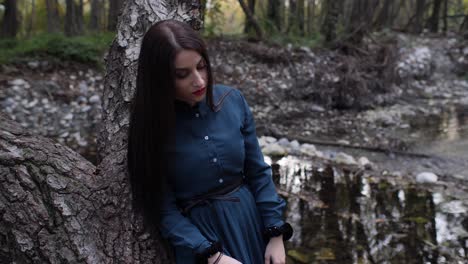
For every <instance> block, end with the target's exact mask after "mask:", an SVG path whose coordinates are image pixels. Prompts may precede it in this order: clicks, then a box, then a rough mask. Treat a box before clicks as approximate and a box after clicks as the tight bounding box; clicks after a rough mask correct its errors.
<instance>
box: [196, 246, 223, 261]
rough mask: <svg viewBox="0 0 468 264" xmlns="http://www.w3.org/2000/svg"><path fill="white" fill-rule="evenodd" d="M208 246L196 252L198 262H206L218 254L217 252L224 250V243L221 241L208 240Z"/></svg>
mask: <svg viewBox="0 0 468 264" xmlns="http://www.w3.org/2000/svg"><path fill="white" fill-rule="evenodd" d="M208 243H209V244H208V246H207V247H204V248H201V250H199V251H198V252H196V258H197V263H206V260H207V259H208V258H209V257H211V256H213V255H214V254H216V253H217V252H222V251H223V245H222V244H221V242H220V241H215V242H208Z"/></svg>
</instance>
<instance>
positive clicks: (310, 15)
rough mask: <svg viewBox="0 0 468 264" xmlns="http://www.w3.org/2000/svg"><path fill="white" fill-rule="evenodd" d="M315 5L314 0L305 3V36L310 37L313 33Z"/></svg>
mask: <svg viewBox="0 0 468 264" xmlns="http://www.w3.org/2000/svg"><path fill="white" fill-rule="evenodd" d="M316 7H317V5H316V4H315V0H309V2H308V3H307V34H308V35H312V34H313V33H314V32H315V9H316Z"/></svg>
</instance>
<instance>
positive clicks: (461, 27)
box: [460, 15, 468, 39]
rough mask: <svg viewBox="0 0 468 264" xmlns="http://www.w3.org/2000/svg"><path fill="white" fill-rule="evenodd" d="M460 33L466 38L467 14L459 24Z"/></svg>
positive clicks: (467, 30) (467, 28)
mask: <svg viewBox="0 0 468 264" xmlns="http://www.w3.org/2000/svg"><path fill="white" fill-rule="evenodd" d="M460 33H461V34H462V36H463V38H464V39H468V15H465V19H463V22H462V24H461V26H460Z"/></svg>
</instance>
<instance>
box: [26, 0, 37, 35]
mask: <svg viewBox="0 0 468 264" xmlns="http://www.w3.org/2000/svg"><path fill="white" fill-rule="evenodd" d="M35 20H36V0H31V15H30V16H29V24H28V29H27V30H26V32H27V33H26V35H27V36H28V37H29V36H31V32H32V31H33V28H34V21H35Z"/></svg>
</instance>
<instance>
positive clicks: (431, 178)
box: [416, 172, 438, 183]
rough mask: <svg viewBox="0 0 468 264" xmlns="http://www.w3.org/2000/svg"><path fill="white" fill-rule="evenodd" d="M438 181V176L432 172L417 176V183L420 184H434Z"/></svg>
mask: <svg viewBox="0 0 468 264" xmlns="http://www.w3.org/2000/svg"><path fill="white" fill-rule="evenodd" d="M437 179H438V177H437V175H435V174H434V173H432V172H421V173H419V174H418V175H417V176H416V182H419V183H434V182H437Z"/></svg>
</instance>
